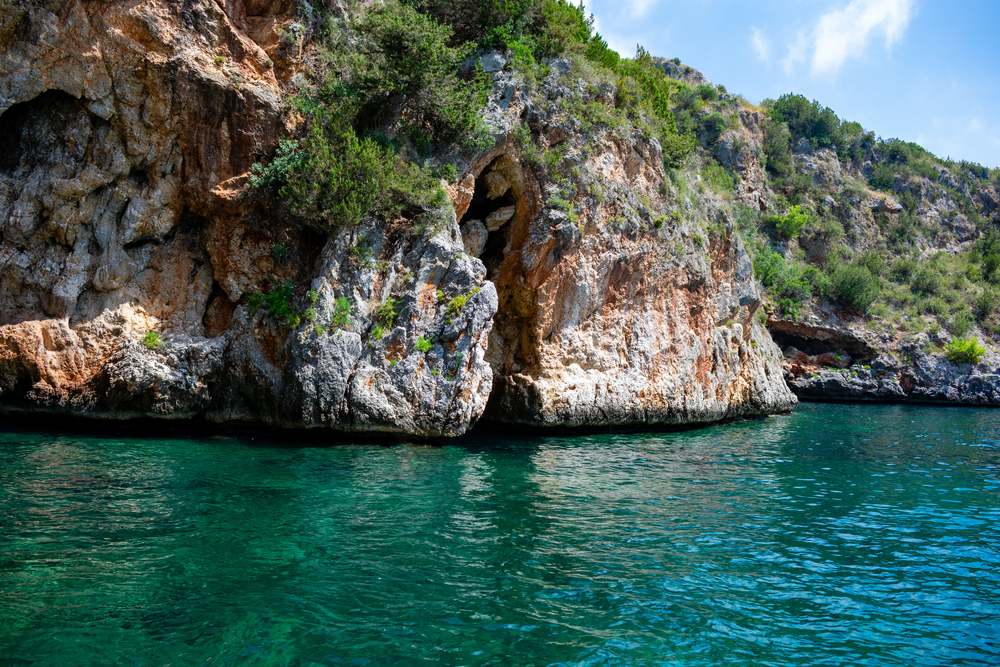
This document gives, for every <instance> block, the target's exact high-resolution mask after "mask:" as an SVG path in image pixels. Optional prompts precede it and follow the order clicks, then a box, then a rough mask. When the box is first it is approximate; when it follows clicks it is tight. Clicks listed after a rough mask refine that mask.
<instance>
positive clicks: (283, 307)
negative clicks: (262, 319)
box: [247, 280, 302, 329]
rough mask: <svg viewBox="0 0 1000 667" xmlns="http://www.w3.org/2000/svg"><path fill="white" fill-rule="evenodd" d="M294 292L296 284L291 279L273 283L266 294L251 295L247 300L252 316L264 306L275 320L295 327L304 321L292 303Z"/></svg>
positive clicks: (280, 323)
mask: <svg viewBox="0 0 1000 667" xmlns="http://www.w3.org/2000/svg"><path fill="white" fill-rule="evenodd" d="M294 293H295V285H294V284H293V283H292V282H291V281H290V280H289V281H285V282H282V283H278V284H276V285H273V286H272V287H271V289H270V291H268V292H267V293H266V294H253V295H251V296H250V297H249V299H248V300H247V305H248V306H249V309H250V317H254V316H255V315H256V314H257V311H258V310H260V308H261V307H263V308H264V309H265V310H266V311H267V314H268V316H269V317H270V318H271V319H272V320H273V321H274V322H276V323H277V324H279V325H281V326H285V327H289V328H293V329H294V328H295V327H297V326H299V324H301V323H302V316H301V315H300V314H299V312H298V310H296V308H295V305H294V304H293V303H292V299H293V296H294Z"/></svg>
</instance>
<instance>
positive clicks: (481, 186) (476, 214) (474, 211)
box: [459, 155, 521, 280]
mask: <svg viewBox="0 0 1000 667" xmlns="http://www.w3.org/2000/svg"><path fill="white" fill-rule="evenodd" d="M520 190H521V188H520V178H519V174H518V173H517V166H516V164H515V163H514V162H513V161H512V160H511V159H510V158H509V157H507V156H506V155H501V156H500V157H498V158H496V159H495V160H493V162H491V163H490V164H489V166H487V167H486V168H485V169H483V171H482V172H481V173H480V174H479V176H478V177H477V178H476V186H475V190H474V192H473V195H472V201H471V202H470V204H469V208H468V209H467V210H466V212H465V215H463V216H462V219H461V220H460V221H459V226H460V227H461V230H462V240H463V242H464V243H465V250H466V252H467V253H468V254H470V255H473V256H475V257H479V259H481V260H482V262H483V264H485V265H486V277H487V279H488V280H492V279H493V278H494V276H495V275H496V272H497V270H498V269H499V267H500V264H501V262H502V261H503V249H504V248H505V247H506V245H507V241H508V230H509V229H510V226H509V225H508V224H507V223H509V222H510V220H511V219H513V217H514V216H515V215H516V211H517V206H518V199H519V198H520Z"/></svg>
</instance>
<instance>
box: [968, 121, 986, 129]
mask: <svg viewBox="0 0 1000 667" xmlns="http://www.w3.org/2000/svg"><path fill="white" fill-rule="evenodd" d="M985 128H986V126H985V125H983V122H982V121H981V120H979V119H978V118H973V119H972V120H970V121H969V132H980V131H982V130H983V129H985Z"/></svg>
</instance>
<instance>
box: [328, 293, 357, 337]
mask: <svg viewBox="0 0 1000 667" xmlns="http://www.w3.org/2000/svg"><path fill="white" fill-rule="evenodd" d="M352 310H353V307H352V306H351V302H350V301H348V300H347V297H343V296H342V297H340V298H339V299H337V300H336V301H334V302H333V314H332V315H331V316H330V326H331V327H333V328H334V329H347V330H350V328H351V312H352Z"/></svg>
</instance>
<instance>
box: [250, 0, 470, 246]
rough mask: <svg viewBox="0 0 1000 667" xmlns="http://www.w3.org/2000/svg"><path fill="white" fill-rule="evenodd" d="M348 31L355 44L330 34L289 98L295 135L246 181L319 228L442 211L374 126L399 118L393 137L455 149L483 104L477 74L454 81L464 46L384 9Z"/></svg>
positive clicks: (420, 174)
mask: <svg viewBox="0 0 1000 667" xmlns="http://www.w3.org/2000/svg"><path fill="white" fill-rule="evenodd" d="M351 28H352V30H353V38H352V39H354V40H357V38H358V37H360V38H361V39H360V44H359V45H356V46H349V45H348V40H347V38H346V36H345V35H343V34H337V33H332V34H328V35H327V38H326V44H325V46H324V47H323V48H321V49H320V55H319V57H318V58H317V62H316V66H315V67H314V70H313V75H314V80H313V85H312V86H311V87H309V88H307V89H306V90H304V91H303V92H302V93H300V94H299V95H298V96H296V97H295V98H294V99H293V106H294V107H295V108H296V110H297V111H299V112H300V113H302V114H303V115H304V116H305V118H306V122H305V123H304V124H303V126H302V130H301V133H300V136H299V137H298V139H296V140H286V141H283V142H281V143H280V144H279V146H278V149H277V152H276V154H275V156H274V158H273V159H272V160H271V161H270V162H268V163H267V164H256V165H254V167H253V169H252V171H251V177H250V182H249V185H250V187H252V188H255V189H258V190H270V191H272V192H274V193H275V195H276V196H277V199H278V200H279V201H280V202H282V203H283V204H285V205H286V206H287V207H288V209H289V210H290V211H291V212H292V213H294V214H296V215H299V216H301V217H303V218H305V219H307V220H310V221H312V222H315V223H317V224H319V225H322V226H330V227H340V226H351V225H354V224H357V222H358V221H359V220H360V219H361V217H362V216H364V215H365V213H367V212H368V211H371V210H372V209H373V208H376V207H379V208H381V209H382V210H383V211H384V212H386V213H398V212H399V211H401V210H402V209H405V208H408V207H411V206H416V207H424V208H428V207H434V206H440V205H442V204H443V202H444V200H445V198H446V195H445V194H444V193H443V191H442V190H441V189H440V187H439V186H438V183H437V180H436V179H435V178H434V177H433V176H432V175H431V174H429V173H427V172H425V171H424V170H422V169H421V168H420V167H419V166H417V165H416V164H414V163H412V162H409V161H407V160H406V159H405V157H404V156H403V155H401V154H399V149H400V147H401V146H402V145H403V142H402V141H400V140H399V139H398V138H397V139H389V137H388V136H386V134H385V133H384V132H382V131H381V130H379V128H378V122H379V120H380V118H381V115H382V114H384V113H385V111H386V110H391V111H393V112H395V114H396V115H398V116H401V117H404V118H406V123H405V127H402V128H400V130H401V131H402V132H403V134H404V135H405V136H408V137H410V140H411V143H412V144H413V145H414V151H415V152H417V153H418V154H419V153H426V152H428V147H429V144H430V142H431V141H442V142H454V141H457V140H459V139H461V138H462V137H464V136H466V135H469V134H470V133H471V132H473V131H474V130H475V129H477V128H478V127H479V126H480V125H481V123H482V120H481V117H480V111H481V109H482V107H483V106H484V104H485V100H486V91H487V83H486V81H485V80H484V79H483V77H481V76H473V78H472V80H470V81H463V80H461V79H459V78H458V76H457V68H458V64H459V63H460V62H461V60H462V59H463V58H464V57H465V55H466V54H467V53H468V52H469V50H470V48H471V47H470V46H469V45H465V44H463V45H460V46H458V47H452V46H449V42H450V41H451V40H452V36H453V35H452V30H451V28H449V27H448V26H444V25H441V24H439V23H437V22H436V21H435V20H434V19H433V18H432V17H430V16H427V15H424V14H421V13H419V12H417V11H416V10H415V9H413V8H412V7H407V6H405V5H397V4H395V3H389V4H386V5H385V6H383V7H380V8H378V9H376V10H373V11H371V12H369V13H368V14H367V15H365V17H364V18H363V19H362V20H360V21H358V22H357V23H354V24H353V25H352V26H351Z"/></svg>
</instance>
